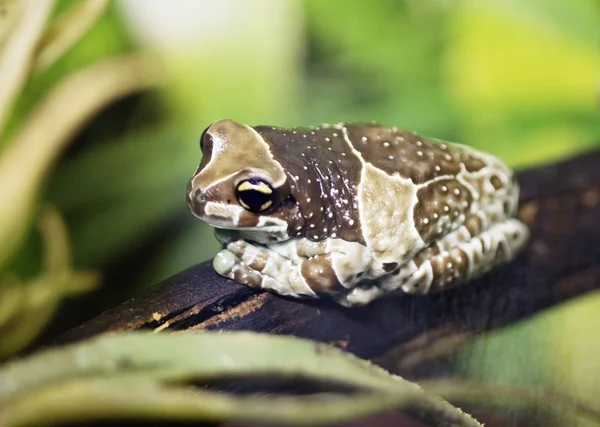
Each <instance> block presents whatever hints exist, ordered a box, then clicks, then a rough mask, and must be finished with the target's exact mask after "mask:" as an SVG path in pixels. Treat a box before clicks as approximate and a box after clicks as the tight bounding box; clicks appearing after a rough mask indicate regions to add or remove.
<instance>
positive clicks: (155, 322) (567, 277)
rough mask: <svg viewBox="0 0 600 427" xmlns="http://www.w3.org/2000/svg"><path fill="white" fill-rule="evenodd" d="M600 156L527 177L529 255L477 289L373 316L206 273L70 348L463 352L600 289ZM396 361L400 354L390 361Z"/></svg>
mask: <svg viewBox="0 0 600 427" xmlns="http://www.w3.org/2000/svg"><path fill="white" fill-rule="evenodd" d="M599 164H600V151H595V152H590V153H588V154H586V155H583V156H580V157H577V158H574V159H571V160H568V161H565V162H562V163H558V164H552V165H547V166H542V167H538V168H534V169H530V170H525V171H522V172H520V173H518V179H519V181H520V183H521V188H522V191H521V199H522V207H521V210H520V217H521V219H522V220H524V221H525V222H526V223H527V224H528V225H529V226H530V228H531V232H532V237H531V241H530V243H529V245H528V247H527V249H526V251H525V252H524V253H523V254H522V255H521V256H520V257H519V258H518V259H517V260H515V261H514V262H512V263H510V264H509V265H505V266H503V267H500V268H498V269H496V270H494V271H492V272H491V273H490V274H488V275H486V276H484V277H482V278H481V279H479V280H476V281H474V282H473V283H470V284H467V285H464V286H462V287H460V288H458V289H455V290H449V291H445V292H443V293H439V294H435V295H427V296H410V295H398V296H397V297H393V298H383V299H381V300H378V301H375V302H374V303H372V304H370V305H368V306H367V307H360V308H353V309H348V308H343V307H340V306H338V305H337V304H335V303H333V302H330V301H310V300H302V301H300V300H296V299H286V298H282V297H279V296H276V295H273V294H270V293H266V292H257V291H254V290H252V289H250V288H248V287H246V286H242V285H238V284H236V283H233V282H232V281H229V280H226V279H223V278H222V277H220V276H218V275H217V274H216V273H215V272H214V271H213V269H212V267H211V263H210V262H205V263H202V264H199V265H196V266H194V267H192V268H190V269H188V270H185V271H183V272H181V273H180V274H177V275H176V276H174V277H172V278H170V279H168V280H166V281H164V282H162V283H160V284H158V285H156V286H154V287H153V288H152V289H150V290H149V291H148V292H147V293H145V294H143V295H141V296H140V297H138V298H135V299H132V300H130V301H127V302H125V303H123V304H121V305H120V306H118V307H116V308H114V309H112V310H110V311H107V312H105V313H103V314H101V315H100V316H98V317H96V318H94V319H92V320H90V321H88V322H87V323H84V324H83V325H81V326H79V327H77V328H75V329H73V330H71V331H69V332H67V333H66V334H65V335H64V336H63V337H62V338H61V342H69V341H76V340H81V339H84V338H87V337H90V336H93V335H96V334H100V333H103V332H107V331H125V330H137V329H153V330H157V331H158V330H172V331H175V330H198V331H202V330H213V329H220V330H251V331H257V332H268V333H274V334H290V335H295V336H299V337H305V338H310V339H313V340H317V341H323V342H327V343H331V344H334V345H337V346H338V347H341V348H344V349H345V350H347V351H349V352H351V353H354V354H356V355H357V356H359V357H363V358H367V359H372V358H377V357H381V356H383V355H390V354H394V358H395V361H396V362H397V363H399V365H397V369H394V370H395V371H396V372H400V373H403V372H407V371H411V372H413V373H414V369H415V368H416V367H417V366H419V365H421V364H422V363H423V362H426V361H427V360H428V359H433V358H437V357H439V356H442V355H446V354H449V353H451V352H453V351H455V350H456V349H457V348H458V347H460V346H461V345H462V344H464V343H465V342H467V341H468V340H469V339H470V338H471V337H473V336H474V335H476V334H478V333H480V332H482V331H489V330H493V329H497V328H501V327H503V326H506V325H508V324H510V323H513V322H516V321H519V320H521V319H524V318H527V317H529V316H531V315H533V314H535V313H537V312H540V311H541V310H544V309H546V308H549V307H552V306H555V305H557V304H560V303H562V302H564V301H566V300H568V299H570V298H572V297H575V296H579V295H581V294H583V293H586V292H589V291H592V290H595V289H598V288H600V263H599V261H600V245H598V242H599V241H600V221H598V218H600V168H599V167H598V165H599ZM390 352H392V353H390Z"/></svg>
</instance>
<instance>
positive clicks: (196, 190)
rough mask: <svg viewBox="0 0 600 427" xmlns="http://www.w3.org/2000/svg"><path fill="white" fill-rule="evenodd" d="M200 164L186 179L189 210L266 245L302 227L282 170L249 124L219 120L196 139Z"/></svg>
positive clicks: (206, 219)
mask: <svg viewBox="0 0 600 427" xmlns="http://www.w3.org/2000/svg"><path fill="white" fill-rule="evenodd" d="M200 148H201V150H202V153H203V157H202V162H201V163H200V166H199V167H198V169H197V170H196V173H195V174H194V176H193V177H192V179H191V180H190V182H189V183H188V188H187V203H188V207H189V208H190V210H191V211H192V213H193V214H194V215H195V216H197V217H198V218H200V219H201V220H203V221H205V222H207V223H208V224H210V225H212V226H213V227H216V228H219V229H228V230H239V231H240V233H241V235H242V237H243V238H247V239H250V240H254V241H257V242H259V243H268V242H273V241H282V240H286V239H288V238H289V237H290V236H291V235H292V233H293V231H294V230H296V229H299V228H301V227H302V217H301V215H300V214H299V211H298V206H297V204H296V201H295V200H294V198H293V197H292V196H291V191H290V186H289V184H288V181H287V178H286V174H285V172H284V170H283V168H282V166H281V164H280V163H279V162H277V161H276V160H275V159H274V158H273V156H272V153H271V151H270V149H269V146H268V144H267V143H266V142H265V141H264V140H263V138H262V137H261V136H260V135H259V134H258V133H257V132H256V131H255V130H254V129H253V128H251V127H250V126H246V125H241V124H239V123H236V122H234V121H231V120H219V121H217V122H215V123H213V124H212V125H211V126H209V127H208V128H207V129H206V130H205V131H204V133H203V134H202V136H201V138H200Z"/></svg>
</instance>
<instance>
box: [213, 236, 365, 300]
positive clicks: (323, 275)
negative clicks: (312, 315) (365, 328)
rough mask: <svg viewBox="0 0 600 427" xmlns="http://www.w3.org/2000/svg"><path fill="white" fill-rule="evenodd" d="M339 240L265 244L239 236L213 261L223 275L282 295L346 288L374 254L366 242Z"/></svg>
mask: <svg viewBox="0 0 600 427" xmlns="http://www.w3.org/2000/svg"><path fill="white" fill-rule="evenodd" d="M339 242H343V241H339ZM339 242H333V241H323V242H311V241H308V240H306V239H293V240H290V241H286V242H283V243H278V244H273V245H269V247H264V246H257V245H253V244H250V243H248V242H246V241H243V240H236V241H231V242H229V243H228V244H227V249H225V250H223V251H221V252H220V253H219V254H218V255H217V257H215V260H214V263H213V265H214V267H215V270H216V271H217V273H219V274H221V275H222V276H225V277H228V278H230V279H233V280H235V281H236V282H239V283H244V284H246V285H248V286H251V287H253V288H260V289H267V290H270V291H273V292H276V293H278V294H281V295H290V296H296V297H316V296H318V295H319V294H331V293H337V292H346V290H347V288H349V287H352V286H353V285H354V284H356V283H357V282H358V281H360V279H361V277H362V275H363V274H364V273H365V272H366V271H367V270H368V268H369V266H370V263H371V256H370V252H369V251H368V250H367V249H366V248H365V247H364V246H362V245H359V244H354V243H350V244H348V243H349V242H343V243H339ZM345 244H346V245H345ZM341 249H346V252H341V251H340V250H341Z"/></svg>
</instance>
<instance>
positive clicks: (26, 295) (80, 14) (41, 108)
mask: <svg viewBox="0 0 600 427" xmlns="http://www.w3.org/2000/svg"><path fill="white" fill-rule="evenodd" d="M2 5H3V7H4V8H5V9H4V13H3V14H2V15H0V16H1V19H2V22H3V24H4V25H6V26H4V25H3V28H7V30H6V31H4V32H3V33H2V36H3V39H0V47H1V50H0V82H1V83H0V137H5V138H6V142H5V144H4V149H3V150H2V153H1V157H0V195H1V196H2V198H3V203H2V205H3V209H2V210H1V211H0V272H2V273H3V281H2V282H1V283H0V301H2V305H3V308H4V310H3V311H2V313H1V316H0V332H1V333H2V335H3V340H2V347H0V357H2V356H6V355H7V354H10V353H12V352H15V351H18V350H20V349H22V348H23V347H24V346H26V345H27V344H28V343H29V341H30V340H31V339H33V338H34V337H35V336H36V335H37V334H38V333H39V331H40V330H41V328H42V327H44V326H45V324H46V323H47V322H48V320H49V319H50V318H51V317H52V315H53V313H54V311H55V309H56V307H57V302H58V301H60V300H61V299H62V298H63V297H64V296H66V295H69V294H71V293H79V292H82V291H85V290H89V289H90V288H91V287H93V286H94V284H95V283H96V282H97V277H96V275H94V274H92V273H90V272H88V271H74V270H72V268H71V266H70V253H69V245H68V243H67V237H66V229H65V226H64V224H63V222H62V219H61V217H60V216H59V214H58V212H57V211H56V210H55V209H47V210H45V211H44V212H43V213H42V214H39V213H38V205H39V197H40V187H41V185H42V183H43V181H44V179H45V178H46V176H47V175H48V172H49V170H50V168H51V166H52V164H53V163H54V162H55V161H56V159H57V158H58V157H59V155H60V154H61V152H62V151H63V150H64V148H65V146H66V145H67V144H68V143H69V142H70V141H71V140H72V137H73V134H74V133H75V132H77V130H78V129H80V128H81V126H82V125H83V124H84V123H85V122H86V121H87V120H89V118H90V117H91V116H93V115H94V114H95V113H96V112H97V111H98V110H100V109H101V108H103V107H104V106H105V105H107V104H108V103H110V102H111V101H113V100H114V99H115V98H118V97H121V96H124V95H126V94H128V93H131V92H132V91H136V90H139V89H140V88H145V87H148V86H149V85H151V84H152V83H153V81H154V77H153V75H151V74H149V73H147V72H141V71H142V67H143V64H144V62H143V61H144V58H142V57H123V58H119V59H113V60H109V61H106V62H102V63H98V64H95V65H93V66H90V67H87V68H85V69H83V70H81V71H78V72H75V73H72V74H70V75H69V76H68V77H65V78H64V79H62V80H61V81H60V82H59V83H58V84H56V85H54V87H53V88H52V89H51V90H50V91H49V93H48V94H47V95H46V96H45V97H44V99H43V100H42V101H40V102H38V104H37V105H36V106H35V107H34V108H33V110H32V111H31V113H30V114H29V115H28V116H26V117H24V118H20V119H19V120H18V124H17V125H16V130H15V131H14V132H13V133H11V134H9V135H8V136H6V133H5V132H3V130H4V131H5V130H6V129H5V128H4V129H3V128H2V125H3V124H4V125H5V124H6V123H7V121H8V119H9V118H10V112H11V108H12V106H13V105H14V104H15V101H16V99H17V97H18V96H19V94H20V92H21V90H22V89H23V87H24V86H25V84H26V83H27V81H28V79H29V78H30V76H31V75H32V74H35V73H43V72H44V71H45V70H46V69H47V68H48V67H50V66H51V65H52V64H53V63H54V62H55V61H56V60H57V59H58V58H59V57H60V56H61V54H62V53H63V52H65V51H66V50H67V49H68V48H69V47H70V46H71V45H72V44H73V43H75V42H76V41H77V39H78V37H79V36H80V35H81V34H83V33H84V32H85V31H86V29H87V27H88V26H90V25H92V24H93V23H94V22H95V21H96V20H97V19H98V18H99V16H100V13H101V12H102V10H103V9H104V8H105V7H106V5H107V1H103V0H102V1H97V0H93V1H89V2H85V3H82V4H79V5H76V6H74V7H73V8H72V9H71V10H70V11H69V14H67V15H63V16H62V17H61V19H60V20H59V21H58V22H57V23H55V24H54V25H53V26H52V27H51V28H48V25H47V23H48V19H49V16H50V12H51V10H52V6H53V2H51V1H47V2H43V3H42V4H41V5H37V3H36V4H33V3H31V2H27V1H11V2H6V3H3V4H2ZM36 217H37V218H38V221H40V227H41V231H42V237H43V238H44V240H45V242H44V243H45V247H44V248H43V251H44V254H43V255H44V257H45V260H44V266H43V268H42V271H41V272H39V273H38V274H37V275H34V276H33V277H30V278H27V279H25V280H23V279H21V278H17V277H14V276H11V266H10V264H9V261H10V260H11V259H12V258H13V257H14V256H15V253H16V252H17V251H18V249H19V247H20V246H21V245H22V244H23V240H24V238H25V237H26V235H27V233H28V229H29V227H30V221H31V220H32V219H33V218H36ZM12 274H13V275H14V273H12Z"/></svg>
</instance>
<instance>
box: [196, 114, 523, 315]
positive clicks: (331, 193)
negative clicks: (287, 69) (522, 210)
mask: <svg viewBox="0 0 600 427" xmlns="http://www.w3.org/2000/svg"><path fill="white" fill-rule="evenodd" d="M200 148H201V151H202V159H201V162H200V165H199V166H198V168H197V169H196V171H195V172H194V174H193V176H192V178H191V179H190V181H189V182H188V185H187V205H188V207H189V209H190V211H191V213H192V214H193V215H194V216H196V217H197V218H199V219H200V220H202V221H204V222H206V223H207V224H209V225H210V226H212V227H214V229H215V236H216V238H217V239H218V240H219V242H220V243H221V244H222V246H223V249H222V250H221V251H220V252H219V253H218V254H217V255H216V256H215V258H214V260H213V268H214V270H215V271H216V272H217V273H218V274H219V275H221V276H223V277H226V278H228V279H231V280H233V281H235V282H238V283H241V284H244V285H247V286H250V287H251V288H255V289H262V290H267V291H270V292H272V293H275V294H279V295H281V296H285V297H295V298H329V299H333V300H334V301H336V302H338V303H340V304H342V305H343V306H347V307H353V306H362V305H366V304H369V303H371V302H372V301H374V300H376V299H378V298H380V297H383V296H386V295H395V294H402V293H405V294H411V295H425V294H428V293H433V292H439V291H444V290H447V289H452V288H454V287H456V286H458V285H461V284H463V283H467V282H470V281H472V280H473V279H475V278H477V277H480V276H482V275H484V274H485V273H487V272H488V271H490V270H492V269H493V268H495V267H497V266H499V265H501V264H504V263H507V262H509V261H512V260H513V259H514V258H515V257H516V256H517V254H518V253H519V252H520V251H521V250H522V249H523V248H524V246H525V245H526V243H527V241H528V238H529V231H528V228H527V226H526V225H525V224H524V223H523V222H521V221H520V220H519V219H518V218H517V210H518V204H519V185H518V183H517V180H516V178H515V174H514V172H513V171H512V169H511V168H510V167H509V166H507V164H506V163H504V162H503V161H501V160H500V159H499V158H498V157H496V156H493V155H491V154H487V153H484V152H482V151H479V150H476V149H475V148H472V147H470V146H467V145H463V144H458V143H450V142H445V141H442V140H439V139H435V138H429V137H425V136H421V135H420V134H417V133H416V132H412V131H406V130H401V129H398V128H396V127H387V126H384V125H381V124H378V123H376V122H372V123H363V124H361V123H338V124H331V125H328V124H323V125H320V126H314V127H306V128H301V127H298V128H289V129H288V128H281V127H276V126H262V125H261V126H249V125H245V124H240V123H237V122H235V121H233V120H229V119H223V120H218V121H215V122H214V123H212V124H211V125H210V126H208V127H207V128H206V129H205V130H204V132H203V133H202V136H201V138H200Z"/></svg>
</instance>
